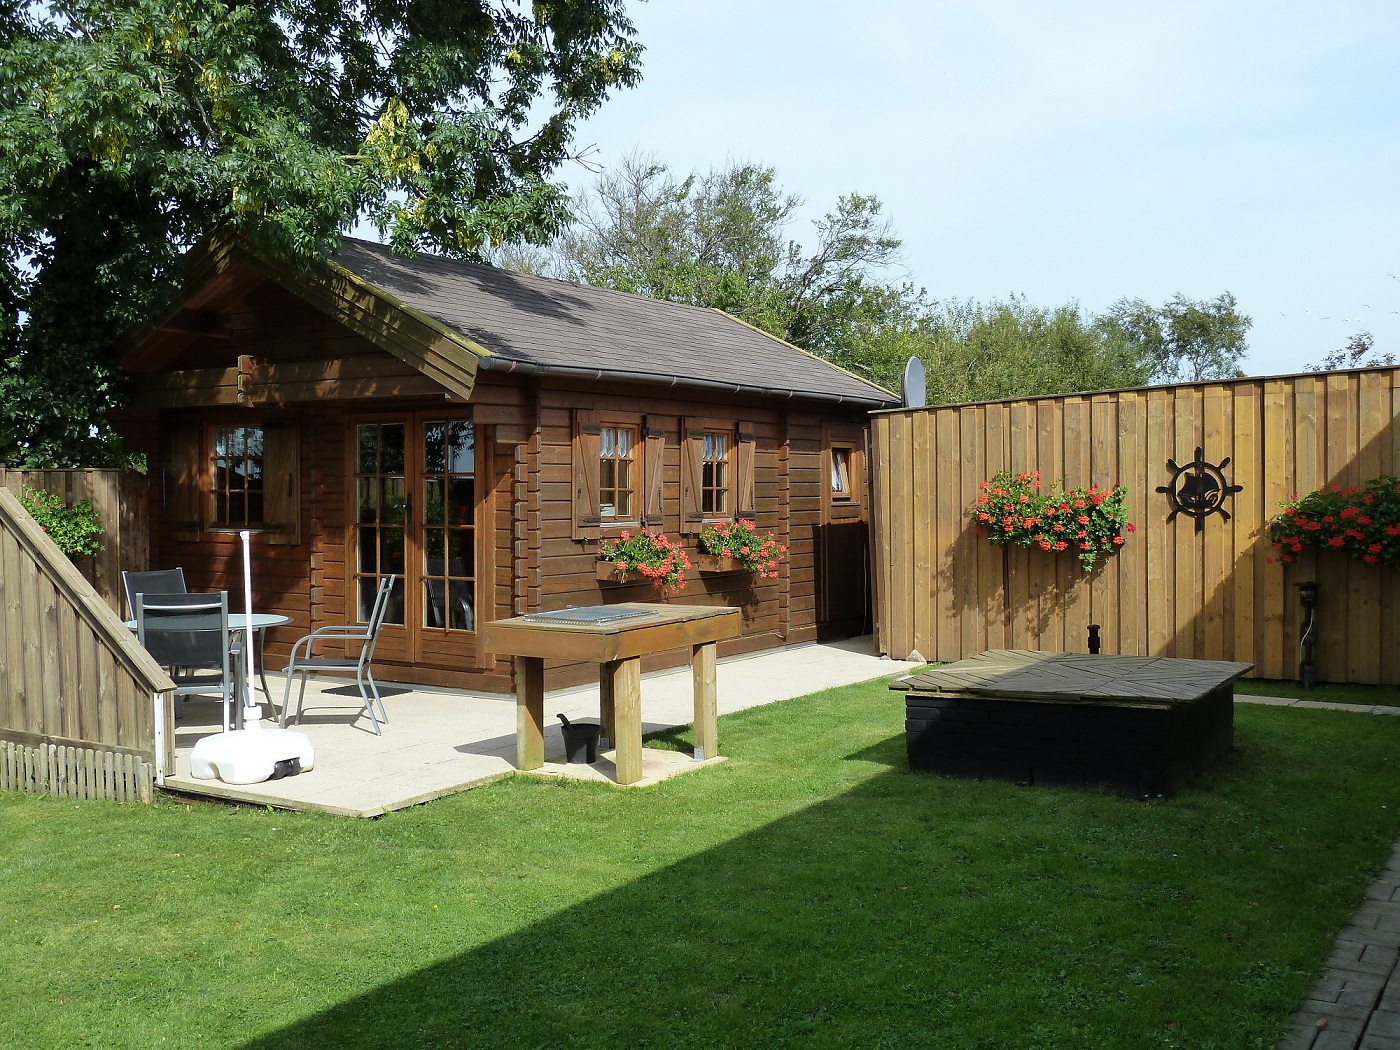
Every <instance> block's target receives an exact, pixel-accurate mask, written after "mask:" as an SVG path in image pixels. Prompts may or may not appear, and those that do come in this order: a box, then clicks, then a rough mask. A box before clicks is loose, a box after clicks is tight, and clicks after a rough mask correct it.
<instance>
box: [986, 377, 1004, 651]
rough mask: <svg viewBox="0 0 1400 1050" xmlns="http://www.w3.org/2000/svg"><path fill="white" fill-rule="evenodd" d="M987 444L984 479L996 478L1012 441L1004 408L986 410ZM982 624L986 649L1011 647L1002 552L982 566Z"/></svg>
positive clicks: (991, 552)
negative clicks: (985, 633)
mask: <svg viewBox="0 0 1400 1050" xmlns="http://www.w3.org/2000/svg"><path fill="white" fill-rule="evenodd" d="M985 425H986V428H987V430H986V440H985V441H984V442H983V445H984V451H985V453H986V456H987V466H986V469H985V471H984V476H985V477H987V478H993V477H996V475H997V474H999V473H1001V472H1002V471H1003V470H1005V469H1006V463H1007V456H1008V451H1009V448H1010V443H1011V437H1010V434H1009V432H1008V421H1007V412H1006V406H1005V405H1001V404H996V405H988V406H987V409H986V423H985ZM981 564H982V568H983V571H982V573H981V577H980V578H981V580H982V588H983V590H982V608H983V610H984V612H983V621H984V622H985V624H986V628H987V648H988V649H1005V648H1007V647H1008V646H1009V645H1010V644H1011V637H1010V631H1009V629H1008V621H1009V617H1010V605H1009V602H1010V597H1009V594H1010V592H1009V591H1008V589H1007V586H1008V585H1007V578H1006V577H1007V566H1008V559H1007V556H1006V552H1005V549H1001V550H998V549H997V548H991V549H990V550H989V551H988V552H987V557H986V558H984V559H983V560H982V562H981Z"/></svg>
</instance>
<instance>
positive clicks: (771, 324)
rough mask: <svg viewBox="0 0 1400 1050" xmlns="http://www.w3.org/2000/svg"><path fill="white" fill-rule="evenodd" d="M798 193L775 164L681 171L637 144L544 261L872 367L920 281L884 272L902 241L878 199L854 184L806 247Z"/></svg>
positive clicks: (588, 196)
mask: <svg viewBox="0 0 1400 1050" xmlns="http://www.w3.org/2000/svg"><path fill="white" fill-rule="evenodd" d="M801 204H802V202H801V200H800V199H799V198H798V197H795V196H792V195H790V194H787V193H785V192H784V191H783V190H782V188H781V187H780V186H779V185H778V182H777V174H776V172H775V171H774V170H773V169H772V168H771V167H765V166H763V165H759V164H750V163H743V164H739V163H733V164H730V165H728V166H726V167H723V168H714V169H711V170H710V171H708V172H706V173H703V174H701V173H692V174H690V175H688V176H686V177H684V178H677V177H676V176H675V175H674V174H673V173H672V172H671V171H670V169H669V168H667V167H666V165H664V164H661V163H659V162H657V161H654V160H650V159H647V158H644V157H642V156H639V155H637V154H633V155H632V156H630V157H627V158H625V159H624V161H623V162H622V164H621V165H619V167H618V168H617V169H616V170H614V171H609V172H605V173H603V174H602V175H601V176H600V177H599V179H598V181H597V183H596V184H595V185H594V186H593V187H592V188H591V189H590V190H589V191H588V192H587V193H585V194H584V195H583V197H582V199H581V201H580V206H579V209H578V219H577V221H576V222H575V224H574V225H573V226H571V227H570V228H569V230H568V232H567V233H566V234H565V235H564V236H563V237H562V238H560V240H559V241H558V242H557V244H556V245H555V253H556V257H555V259H554V261H553V263H552V264H551V265H550V266H549V267H547V268H546V269H547V272H551V273H555V274H557V275H559V276H563V277H566V278H568V279H571V280H578V281H583V282H586V283H588V284H594V285H599V286H602V287H607V288H615V289H617V290H619V291H625V292H633V293H636V294H640V295H649V296H652V297H653V298H657V299H666V300H669V301H671V302H682V303H691V304H694V305H697V306H709V307H714V308H717V309H720V310H724V311H726V312H728V313H731V314H733V315H734V316H736V317H738V318H740V319H741V320H744V321H747V322H748V323H749V324H752V325H754V326H755V327H757V328H761V329H763V330H764V331H766V332H768V333H770V334H772V335H776V336H779V337H780V338H783V339H786V340H788V341H789V342H792V343H794V344H796V345H798V346H801V347H803V348H804V349H808V350H811V351H813V352H815V353H819V354H822V355H824V356H827V357H830V358H831V359H832V360H835V361H837V362H838V363H841V364H844V365H847V366H852V367H864V366H865V365H866V364H867V360H866V359H867V357H868V356H869V353H868V351H869V350H870V348H872V347H874V346H875V345H876V344H877V343H881V339H882V338H883V333H882V332H881V329H882V328H883V327H885V326H888V325H891V324H896V323H897V321H896V319H897V318H899V317H901V316H903V315H904V314H907V313H908V311H909V309H910V308H911V305H912V303H913V301H914V299H915V298H916V296H915V293H914V291H913V289H912V288H910V287H908V286H903V285H897V284H891V283H888V282H886V281H883V280H881V279H880V274H881V273H882V272H883V271H884V270H886V269H888V268H889V267H891V266H893V265H895V264H896V263H897V262H898V260H899V248H900V242H899V240H898V239H897V238H896V237H895V236H894V234H893V232H892V230H891V228H890V225H889V222H888V220H886V219H885V218H884V217H883V215H882V214H881V212H882V207H881V204H880V202H879V200H877V199H876V198H874V197H865V196H862V195H860V194H851V195H849V196H846V197H842V198H840V199H839V200H838V201H837V205H836V208H835V210H833V211H832V212H830V213H828V214H827V215H826V216H824V217H823V218H822V219H821V220H819V221H818V222H817V223H816V235H817V236H816V247H815V249H814V250H813V251H812V252H811V253H810V254H808V253H806V251H805V250H804V249H803V248H802V246H801V245H800V244H798V243H797V242H795V241H790V240H788V237H787V230H788V227H789V226H790V225H791V223H792V221H793V217H794V215H795V213H796V211H797V209H798V208H799V207H800V206H801ZM530 262H536V263H537V260H531V261H530ZM530 262H527V265H530ZM884 341H885V342H888V339H885V340H884ZM881 345H883V344H881ZM901 364H902V362H901ZM868 370H869V369H868V368H867V371H868ZM896 375H897V373H896Z"/></svg>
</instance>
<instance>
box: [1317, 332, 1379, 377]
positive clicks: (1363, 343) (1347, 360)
mask: <svg viewBox="0 0 1400 1050" xmlns="http://www.w3.org/2000/svg"><path fill="white" fill-rule="evenodd" d="M1375 345H1376V340H1375V337H1374V336H1372V335H1371V333H1370V332H1365V331H1362V332H1356V333H1355V334H1353V335H1352V336H1351V338H1349V339H1348V340H1347V345H1346V346H1344V347H1342V348H1341V349H1340V350H1333V351H1332V352H1331V353H1329V354H1328V355H1327V356H1326V357H1324V358H1323V359H1322V363H1321V364H1316V365H1308V371H1309V372H1335V371H1336V370H1337V369H1339V368H1374V367H1376V366H1377V365H1393V364H1395V355H1394V354H1378V353H1376V352H1375Z"/></svg>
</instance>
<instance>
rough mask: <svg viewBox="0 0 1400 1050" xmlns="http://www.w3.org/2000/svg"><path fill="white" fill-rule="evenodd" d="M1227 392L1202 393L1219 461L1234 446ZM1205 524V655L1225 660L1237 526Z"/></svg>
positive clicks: (1208, 437) (1207, 443) (1209, 439)
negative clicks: (1231, 550)
mask: <svg viewBox="0 0 1400 1050" xmlns="http://www.w3.org/2000/svg"><path fill="white" fill-rule="evenodd" d="M1227 396H1228V394H1227V391H1226V390H1225V389H1224V388H1222V387H1219V386H1212V387H1207V388H1206V389H1205V391H1204V394H1203V397H1202V410H1203V415H1204V420H1203V430H1204V437H1203V439H1202V440H1203V448H1204V449H1205V455H1206V459H1207V460H1208V461H1210V462H1212V463H1218V462H1220V461H1221V460H1223V459H1225V458H1227V457H1230V451H1231V450H1230V448H1229V446H1228V445H1227V443H1226V428H1227V425H1228V424H1227V419H1226V417H1227V411H1226V399H1227ZM1229 429H1230V431H1231V433H1230V437H1231V438H1233V436H1234V435H1233V429H1234V428H1233V426H1231V427H1230V428H1229ZM1232 464H1233V458H1232V463H1231V464H1226V468H1225V477H1226V478H1227V479H1229V478H1230V477H1231V475H1232V474H1233V471H1232V470H1231V466H1232ZM1235 502H1236V501H1235V500H1234V499H1227V500H1225V501H1224V503H1223V504H1222V508H1221V509H1222V510H1224V511H1225V512H1226V513H1229V512H1230V511H1231V510H1232V509H1233V507H1234V504H1235ZM1205 526H1206V527H1205V531H1204V532H1203V533H1202V534H1201V536H1200V539H1201V543H1202V548H1203V549H1202V554H1203V555H1204V564H1203V567H1202V573H1201V606H1202V612H1203V616H1202V620H1203V622H1204V627H1205V629H1204V631H1203V632H1202V637H1201V646H1202V647H1201V655H1202V656H1204V657H1205V658H1206V659H1207V660H1223V659H1225V658H1226V647H1225V624H1226V609H1225V587H1226V585H1227V584H1229V582H1230V580H1229V577H1228V575H1227V573H1228V572H1229V570H1230V568H1231V567H1232V566H1230V565H1229V563H1228V561H1227V555H1226V549H1225V545H1226V539H1227V537H1228V536H1229V535H1230V533H1232V532H1233V531H1234V530H1233V529H1231V528H1229V526H1228V523H1227V522H1226V521H1225V520H1224V519H1223V518H1222V517H1221V516H1219V515H1212V516H1211V517H1209V518H1207V519H1206V521H1205ZM1232 597H1233V595H1232ZM1232 634H1233V632H1232Z"/></svg>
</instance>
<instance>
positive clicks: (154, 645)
mask: <svg viewBox="0 0 1400 1050" xmlns="http://www.w3.org/2000/svg"><path fill="white" fill-rule="evenodd" d="M132 601H133V603H134V608H133V611H134V612H135V614H136V637H137V639H138V640H139V641H140V642H141V644H142V645H143V646H145V648H146V651H147V652H149V653H150V654H151V655H152V656H153V657H155V660H156V663H158V664H161V665H162V666H164V667H170V668H173V671H172V673H171V678H172V680H173V681H174V682H175V696H176V698H177V699H178V698H179V697H182V696H195V695H198V696H209V695H213V694H218V695H219V697H220V698H221V699H222V700H223V704H224V714H223V718H224V720H223V726H224V728H225V729H232V728H233V722H232V720H231V716H232V707H233V699H234V696H235V695H236V694H237V693H238V691H239V687H240V686H239V668H240V666H241V663H242V660H241V652H240V653H238V654H234V653H233V650H232V646H231V644H230V641H231V640H230V637H229V627H228V591H220V592H219V593H218V594H149V593H144V592H141V591H138V592H136V594H135V595H134V596H133V599H132Z"/></svg>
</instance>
